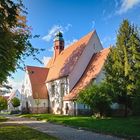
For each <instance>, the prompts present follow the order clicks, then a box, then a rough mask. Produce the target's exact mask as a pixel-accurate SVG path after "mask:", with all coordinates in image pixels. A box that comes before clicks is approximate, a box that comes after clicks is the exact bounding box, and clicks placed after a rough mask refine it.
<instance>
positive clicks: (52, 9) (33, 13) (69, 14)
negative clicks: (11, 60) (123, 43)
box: [9, 0, 140, 88]
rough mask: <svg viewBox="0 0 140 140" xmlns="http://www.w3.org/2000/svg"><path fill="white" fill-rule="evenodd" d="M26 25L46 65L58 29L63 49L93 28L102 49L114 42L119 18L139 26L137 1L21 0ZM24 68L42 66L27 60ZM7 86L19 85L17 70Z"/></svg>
mask: <svg viewBox="0 0 140 140" xmlns="http://www.w3.org/2000/svg"><path fill="white" fill-rule="evenodd" d="M23 2H24V4H25V6H26V8H27V11H28V15H27V21H28V22H27V24H28V25H30V26H31V27H32V33H33V34H34V35H35V34H38V35H40V38H38V39H33V40H31V42H32V44H33V46H35V47H38V48H44V49H46V50H45V51H44V52H42V53H41V54H40V55H39V56H38V57H39V58H40V60H42V61H43V62H44V61H45V62H47V61H48V59H49V58H50V57H51V56H52V55H53V50H52V46H53V37H54V34H55V32H56V31H58V29H59V30H62V31H63V34H64V39H65V44H66V46H67V45H69V44H71V43H72V42H74V41H76V40H78V39H80V38H81V37H82V36H84V35H86V34H87V33H88V32H90V31H92V30H94V29H96V31H97V34H98V36H99V38H100V40H101V42H102V45H103V47H104V48H105V47H108V46H109V45H112V44H114V43H115V40H116V33H117V30H118V28H119V25H120V23H121V22H122V20H123V19H128V20H129V21H130V22H131V23H134V24H136V25H138V26H139V27H140V0H23ZM26 65H35V66H43V65H41V64H40V63H38V62H36V61H34V60H32V59H31V58H28V59H27V60H26ZM13 77H14V79H10V80H9V81H10V83H11V84H13V87H14V88H17V87H19V88H20V86H21V83H22V81H23V79H24V72H22V71H20V70H17V72H16V73H15V74H13Z"/></svg>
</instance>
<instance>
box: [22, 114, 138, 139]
mask: <svg viewBox="0 0 140 140" xmlns="http://www.w3.org/2000/svg"><path fill="white" fill-rule="evenodd" d="M22 116H23V117H29V118H36V119H37V120H46V121H49V122H56V123H59V124H65V125H69V126H75V127H81V128H86V129H88V130H92V131H95V132H100V133H106V134H112V135H117V136H122V137H133V138H136V139H140V117H128V118H123V117H120V118H119V117H118V118H111V117H110V118H104V119H96V118H95V117H71V116H62V115H52V114H28V115H22Z"/></svg>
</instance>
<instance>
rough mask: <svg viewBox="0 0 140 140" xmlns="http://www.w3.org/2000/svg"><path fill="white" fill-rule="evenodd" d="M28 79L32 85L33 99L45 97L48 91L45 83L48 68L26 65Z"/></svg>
mask: <svg viewBox="0 0 140 140" xmlns="http://www.w3.org/2000/svg"><path fill="white" fill-rule="evenodd" d="M27 71H28V74H29V79H30V82H31V87H32V95H33V98H34V99H38V98H39V99H47V98H48V91H47V87H46V84H45V81H46V78H47V75H48V69H47V68H41V67H34V66H27Z"/></svg>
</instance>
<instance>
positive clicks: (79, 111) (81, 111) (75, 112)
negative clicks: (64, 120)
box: [68, 109, 92, 116]
mask: <svg viewBox="0 0 140 140" xmlns="http://www.w3.org/2000/svg"><path fill="white" fill-rule="evenodd" d="M68 115H71V116H78V115H85V116H89V115H92V111H91V110H90V109H77V110H76V109H71V110H69V113H68Z"/></svg>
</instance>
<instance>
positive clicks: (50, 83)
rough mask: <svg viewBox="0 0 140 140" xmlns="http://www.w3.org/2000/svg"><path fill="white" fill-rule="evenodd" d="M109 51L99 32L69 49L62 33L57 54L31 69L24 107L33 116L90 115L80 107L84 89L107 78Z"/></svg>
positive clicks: (56, 50) (59, 36)
mask: <svg viewBox="0 0 140 140" xmlns="http://www.w3.org/2000/svg"><path fill="white" fill-rule="evenodd" d="M108 53H109V49H108V48H106V49H103V47H102V44H101V42H100V39H99V37H98V35H97V33H96V31H93V32H90V33H88V34H87V35H85V36H84V37H82V38H81V39H79V40H78V41H77V42H75V43H73V44H72V45H70V46H69V47H67V48H65V45H64V39H63V35H62V33H61V32H58V33H57V34H56V36H55V38H54V55H53V56H52V58H51V59H50V60H49V62H48V64H47V65H46V66H45V67H35V66H27V67H26V73H25V81H24V86H23V89H22V108H24V109H28V110H29V111H30V112H31V113H54V114H64V115H80V114H88V113H89V112H90V108H89V107H87V106H85V105H84V104H79V103H77V102H75V101H76V98H77V96H78V94H79V92H80V90H82V89H84V88H85V87H87V86H88V85H89V84H91V83H92V82H96V83H99V82H100V81H101V80H102V79H103V78H104V72H103V66H104V62H105V60H106V58H107V56H108Z"/></svg>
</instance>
